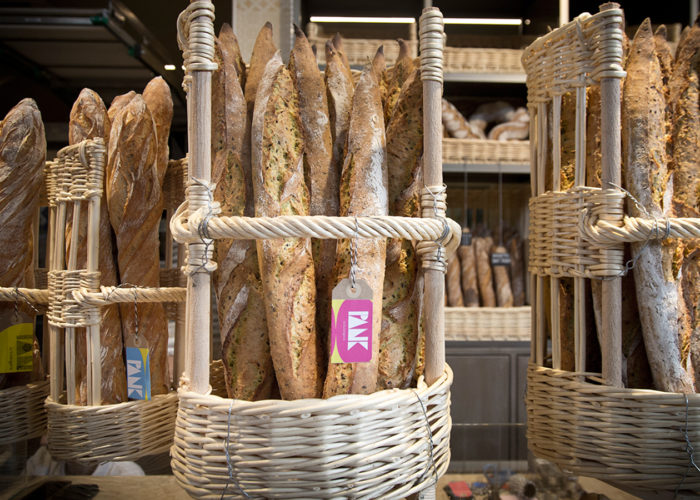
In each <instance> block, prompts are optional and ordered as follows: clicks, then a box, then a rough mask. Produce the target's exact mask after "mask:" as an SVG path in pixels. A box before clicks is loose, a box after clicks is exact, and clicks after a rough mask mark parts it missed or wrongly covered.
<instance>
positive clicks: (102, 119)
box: [66, 89, 127, 405]
mask: <svg viewBox="0 0 700 500" xmlns="http://www.w3.org/2000/svg"><path fill="white" fill-rule="evenodd" d="M109 132H110V121H109V117H108V116H107V109H106V108H105V105H104V103H103V102H102V99H101V98H100V96H99V95H98V94H97V93H96V92H94V91H92V90H90V89H83V90H82V91H81V92H80V95H79V96H78V99H77V100H76V101H75V103H74V104H73V108H72V109H71V112H70V121H69V123H68V142H69V143H70V144H77V143H79V142H81V141H84V140H86V139H95V138H97V137H101V138H103V139H104V141H105V144H107V143H108V141H109ZM102 198H103V199H102V200H101V202H100V227H99V239H100V243H99V244H100V251H99V260H98V268H99V270H100V285H102V286H114V285H117V261H116V256H115V253H114V248H113V246H112V239H113V237H114V235H113V233H112V226H111V224H110V222H109V212H108V210H107V201H106V199H105V197H104V195H103V197H102ZM83 207H87V205H86V204H83ZM71 213H72V210H68V216H67V217H66V253H68V252H70V242H71V234H72V230H73V219H72V216H71V215H70V214H71ZM79 231H80V234H79V236H78V260H77V265H78V269H85V267H86V266H87V210H86V209H83V210H82V213H81V217H80V228H79ZM100 314H101V316H102V317H101V321H100V345H101V360H102V403H103V404H111V403H120V402H122V401H126V399H127V398H126V370H125V365H124V354H123V352H124V344H123V342H122V322H121V316H120V314H119V305H118V304H112V305H110V306H106V307H102V308H100ZM85 335H86V332H85V329H84V328H79V329H77V330H76V336H75V339H76V341H75V344H76V349H75V352H76V363H75V365H76V366H75V396H76V404H79V405H84V404H87V342H86V337H85Z"/></svg>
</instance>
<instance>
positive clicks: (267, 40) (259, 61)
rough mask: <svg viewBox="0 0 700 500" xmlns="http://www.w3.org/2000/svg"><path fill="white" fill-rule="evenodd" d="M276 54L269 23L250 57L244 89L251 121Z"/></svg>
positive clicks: (261, 30)
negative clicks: (263, 79)
mask: <svg viewBox="0 0 700 500" xmlns="http://www.w3.org/2000/svg"><path fill="white" fill-rule="evenodd" d="M275 52H277V47H275V42H274V40H273V39H272V24H270V23H269V22H267V23H265V24H264V25H263V27H262V28H260V32H259V33H258V37H257V38H256V39H255V44H253V53H252V55H251V56H250V67H249V68H248V74H247V76H246V81H245V87H244V90H245V92H244V94H245V102H246V105H247V106H248V117H249V118H251V119H252V115H253V106H254V104H255V98H256V97H255V96H256V94H257V91H258V85H260V79H261V78H262V76H263V73H264V72H265V67H266V66H267V63H268V61H269V60H270V59H271V58H272V56H274V55H275Z"/></svg>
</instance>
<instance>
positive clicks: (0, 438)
mask: <svg viewBox="0 0 700 500" xmlns="http://www.w3.org/2000/svg"><path fill="white" fill-rule="evenodd" d="M48 394H49V383H48V381H45V382H36V383H31V384H27V385H20V386H16V387H10V388H8V389H3V390H1V391H0V408H2V411H0V445H6V444H9V443H14V442H17V441H23V440H25V439H31V438H35V437H39V436H41V435H42V434H43V433H44V431H46V410H45V409H44V400H45V399H46V396H47V395H48Z"/></svg>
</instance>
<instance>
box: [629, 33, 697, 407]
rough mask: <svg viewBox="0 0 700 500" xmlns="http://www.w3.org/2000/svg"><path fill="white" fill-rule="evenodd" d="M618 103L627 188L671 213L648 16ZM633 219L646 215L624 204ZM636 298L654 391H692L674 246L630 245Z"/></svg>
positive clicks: (658, 213) (658, 211) (654, 213)
mask: <svg viewBox="0 0 700 500" xmlns="http://www.w3.org/2000/svg"><path fill="white" fill-rule="evenodd" d="M626 71H627V78H626V79H625V85H624V93H623V101H622V143H623V149H622V154H623V169H624V179H625V182H626V186H627V189H628V190H629V191H630V193H632V195H633V196H635V197H636V198H637V200H639V202H640V204H641V206H643V207H644V208H645V209H646V211H647V212H648V213H649V214H650V216H651V217H657V218H663V217H665V216H667V215H668V214H669V211H670V207H669V206H667V199H669V198H670V196H669V195H670V193H668V192H667V189H669V187H670V186H669V184H670V183H669V180H670V175H671V173H670V172H669V170H668V169H667V166H666V165H667V152H666V139H665V133H666V117H665V115H666V102H665V98H664V92H663V82H662V75H661V68H660V66H659V61H658V59H657V57H656V54H655V47H654V37H653V34H652V31H651V23H650V21H649V19H646V20H644V22H643V23H642V24H641V26H640V27H639V29H638V30H637V33H636V35H635V37H634V40H633V41H632V46H631V48H630V55H629V57H628V60H627V69H626ZM627 209H628V212H629V213H630V215H631V216H633V217H639V216H644V215H645V214H642V213H640V211H639V210H638V209H637V207H636V205H635V204H634V203H628V206H627ZM632 252H633V256H634V257H635V258H636V259H637V264H636V266H635V269H634V278H635V285H636V289H637V301H638V304H639V313H640V318H641V322H642V332H643V335H644V344H645V345H646V349H647V355H648V357H649V364H650V365H651V372H652V375H653V378H654V384H655V386H656V388H657V389H659V390H662V391H666V392H683V393H692V392H694V388H693V381H692V378H691V377H690V374H689V373H688V372H687V371H686V370H685V368H684V367H683V366H682V364H681V350H680V340H679V339H680V338H681V335H682V334H683V332H685V331H688V330H687V329H688V328H689V327H690V326H689V324H688V323H687V318H686V317H685V316H686V315H685V311H684V309H685V307H684V304H683V303H682V300H681V297H680V296H679V292H678V284H677V283H676V282H675V280H674V277H673V276H672V273H671V260H672V256H673V255H672V254H673V249H672V248H670V247H666V246H664V245H662V244H661V243H660V242H659V241H656V240H654V241H648V242H643V243H636V244H632Z"/></svg>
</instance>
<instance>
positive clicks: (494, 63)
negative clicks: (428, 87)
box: [445, 40, 524, 74]
mask: <svg viewBox="0 0 700 500" xmlns="http://www.w3.org/2000/svg"><path fill="white" fill-rule="evenodd" d="M448 43H449V40H448ZM522 56H523V51H522V50H516V49H484V48H473V47H449V46H448V47H445V73H502V74H523V71H524V70H523V64H522V62H521V59H522Z"/></svg>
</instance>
